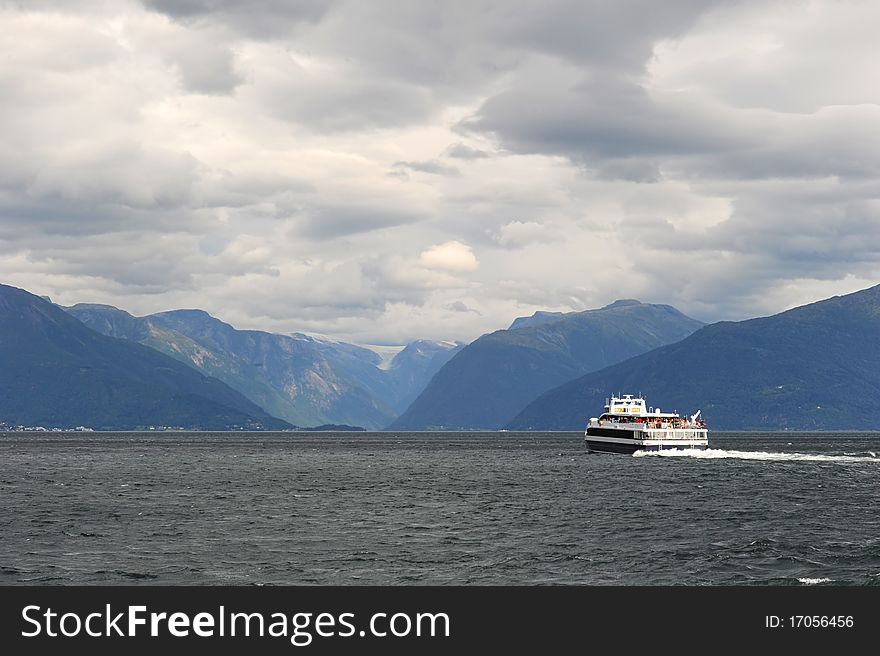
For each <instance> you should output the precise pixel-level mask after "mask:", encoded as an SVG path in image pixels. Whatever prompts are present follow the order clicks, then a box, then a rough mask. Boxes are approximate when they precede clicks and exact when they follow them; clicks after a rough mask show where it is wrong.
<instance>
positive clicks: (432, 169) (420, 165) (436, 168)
mask: <svg viewBox="0 0 880 656" xmlns="http://www.w3.org/2000/svg"><path fill="white" fill-rule="evenodd" d="M394 167H395V168H400V169H409V170H410V171H420V172H422V173H433V174H435V175H461V171H459V170H458V169H457V168H455V167H454V166H449V165H447V164H443V163H442V162H438V161H437V160H436V159H431V160H425V161H422V162H405V161H400V162H395V163H394Z"/></svg>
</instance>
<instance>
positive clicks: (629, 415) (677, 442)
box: [584, 394, 709, 453]
mask: <svg viewBox="0 0 880 656" xmlns="http://www.w3.org/2000/svg"><path fill="white" fill-rule="evenodd" d="M584 441H585V442H586V445H587V448H588V449H589V450H590V451H603V452H607V453H635V452H636V451H662V450H666V449H706V448H708V446H709V429H708V428H707V427H706V422H705V421H703V420H701V419H700V411H699V410H697V412H696V414H693V415H691V416H689V417H688V416H685V417H682V416H680V415H679V414H678V413H676V412H661V411H660V408H654V407H650V406H647V405H646V404H645V399H644V398H642V397H640V396H639V397H634V396H633V395H632V394H624V395H622V396H612V397H611V398H610V399H606V401H605V411H604V412H603V413H602V414H601V415H600V416H599V417H591V418H590V423H588V424H587V428H586V430H585V431H584Z"/></svg>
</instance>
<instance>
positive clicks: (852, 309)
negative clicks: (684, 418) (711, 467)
mask: <svg viewBox="0 0 880 656" xmlns="http://www.w3.org/2000/svg"><path fill="white" fill-rule="evenodd" d="M878 335H880V285H877V286H874V287H870V288H867V289H864V290H860V291H858V292H854V293H852V294H846V295H841V296H833V297H831V298H828V299H824V300H820V301H815V302H813V303H808V304H806V305H802V306H798V307H795V308H791V309H789V310H786V311H784V312H780V313H778V314H775V315H770V316H766V317H756V318H753V319H747V320H744V321H737V322H734V321H723V322H719V323H715V324H711V325H708V326H705V327H703V328H701V329H700V330H698V331H696V332H695V333H693V334H692V335H691V336H689V337H687V338H685V339H683V340H681V341H680V342H677V343H675V344H670V345H667V346H662V347H660V348H658V349H655V350H653V351H651V352H648V353H645V354H641V355H638V356H635V357H633V358H631V359H629V360H626V361H623V362H620V363H617V364H614V365H611V366H609V367H607V368H604V369H602V370H599V371H595V372H591V373H588V374H585V375H584V376H581V377H579V378H577V379H575V380H573V381H569V382H567V383H564V384H562V385H560V386H558V387H556V388H554V389H551V390H548V391H547V392H545V393H544V394H542V395H541V396H540V397H538V398H537V399H535V400H534V401H533V402H531V403H529V404H527V405H526V406H524V408H523V409H522V410H521V411H520V412H519V413H518V414H517V416H516V417H514V418H513V419H512V420H511V421H510V422H509V423H508V424H507V426H506V427H507V428H508V429H516V430H529V429H531V430H545V429H546V430H583V426H584V425H585V423H586V419H587V418H588V417H589V416H591V415H593V416H595V414H596V413H597V412H600V411H601V402H602V400H603V399H604V398H605V397H607V396H608V394H609V393H610V392H611V391H612V390H613V391H628V390H634V389H635V388H638V389H639V390H641V391H642V392H644V393H645V394H646V396H647V397H648V401H649V403H651V404H652V405H661V406H663V407H664V408H666V407H670V408H672V407H675V408H677V409H679V410H682V411H686V412H693V411H695V410H697V409H700V410H702V416H703V417H704V418H705V419H706V420H707V421H708V422H709V424H710V427H712V428H715V429H721V430H832V429H834V428H840V429H847V430H870V429H876V422H875V421H874V420H873V418H872V417H870V413H864V412H861V411H858V410H857V408H858V407H860V405H861V403H854V402H853V398H854V397H853V392H852V390H853V389H858V390H861V392H860V395H862V398H863V399H864V402H865V403H867V404H868V405H871V404H873V403H877V402H880V373H878V372H880V349H878V348H877V347H876V346H875V343H876V338H877V336H878Z"/></svg>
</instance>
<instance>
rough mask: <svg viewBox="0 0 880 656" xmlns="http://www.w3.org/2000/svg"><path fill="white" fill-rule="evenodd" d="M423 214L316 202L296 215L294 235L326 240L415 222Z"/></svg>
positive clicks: (391, 208) (390, 208)
mask: <svg viewBox="0 0 880 656" xmlns="http://www.w3.org/2000/svg"><path fill="white" fill-rule="evenodd" d="M422 218H424V217H422V216H419V215H418V214H415V213H412V212H409V211H406V210H403V209H401V208H396V207H387V208H378V207H364V206H356V205H352V206H349V205H315V206H310V207H308V208H306V209H305V210H304V211H303V213H302V216H300V217H299V223H298V227H297V228H296V234H299V235H302V236H304V237H308V238H310V239H314V240H315V241H328V240H332V239H336V238H338V237H345V236H347V235H354V234H358V233H364V232H371V231H373V230H381V229H383V228H390V227H393V226H400V225H405V224H409V223H415V222H417V221H419V220H420V219H422Z"/></svg>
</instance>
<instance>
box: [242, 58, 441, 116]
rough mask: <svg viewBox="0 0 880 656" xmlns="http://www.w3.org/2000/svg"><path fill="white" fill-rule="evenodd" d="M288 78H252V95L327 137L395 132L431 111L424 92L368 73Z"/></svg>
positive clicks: (278, 113) (292, 73)
mask: <svg viewBox="0 0 880 656" xmlns="http://www.w3.org/2000/svg"><path fill="white" fill-rule="evenodd" d="M288 72H289V73H290V75H288V76H284V77H280V76H276V77H275V78H274V79H271V80H265V81H264V80H261V79H257V81H256V89H255V91H254V93H255V94H256V95H257V97H258V98H259V101H260V102H261V104H262V105H263V106H264V107H265V109H266V111H268V112H269V113H271V114H274V115H275V116H277V117H279V118H281V119H284V120H287V121H291V122H296V123H302V124H304V125H307V126H309V127H311V128H313V129H317V130H321V131H327V132H344V131H355V130H362V129H367V128H372V127H398V126H403V125H410V124H413V123H416V122H418V121H423V120H425V119H427V118H428V117H430V116H431V115H432V114H433V113H434V112H435V111H437V107H436V106H435V105H434V103H433V101H432V98H431V96H430V95H429V93H428V92H427V91H425V90H424V89H420V88H418V87H414V86H411V85H406V84H401V83H399V82H396V81H394V80H381V79H375V78H371V77H370V74H369V73H368V72H359V73H354V74H352V75H351V76H349V77H346V78H345V79H342V80H327V79H323V78H319V77H315V76H311V75H308V74H306V73H305V72H304V71H298V70H296V69H294V68H291V69H289V71H288Z"/></svg>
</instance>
